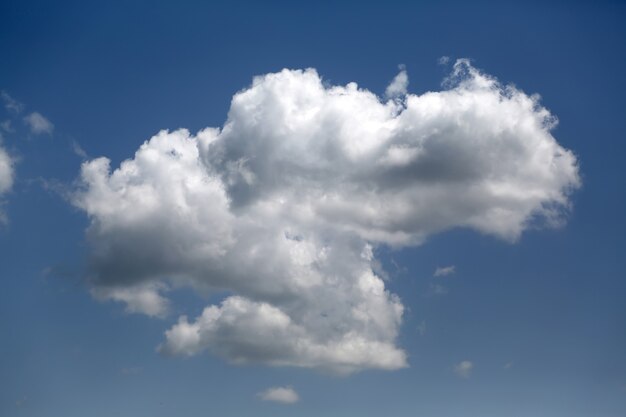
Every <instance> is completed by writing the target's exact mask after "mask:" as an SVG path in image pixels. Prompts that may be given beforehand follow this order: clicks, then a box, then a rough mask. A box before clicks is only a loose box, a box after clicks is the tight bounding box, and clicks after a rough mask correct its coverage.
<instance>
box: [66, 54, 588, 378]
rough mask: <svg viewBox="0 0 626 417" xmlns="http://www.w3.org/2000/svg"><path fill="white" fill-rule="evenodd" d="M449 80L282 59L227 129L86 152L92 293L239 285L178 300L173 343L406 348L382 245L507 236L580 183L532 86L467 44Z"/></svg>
mask: <svg viewBox="0 0 626 417" xmlns="http://www.w3.org/2000/svg"><path fill="white" fill-rule="evenodd" d="M400 81H401V83H400V84H402V85H403V86H406V83H408V79H406V80H404V79H402V80H400ZM394 82H395V81H394ZM448 84H449V85H450V87H449V89H447V90H444V91H440V92H428V93H425V94H422V95H419V96H418V95H412V94H404V93H403V92H402V89H399V90H398V91H399V92H400V93H402V95H401V96H399V97H395V98H393V99H390V100H388V101H383V100H381V99H380V98H379V97H378V96H376V95H375V94H373V93H371V92H369V91H367V90H364V89H359V88H358V87H357V85H356V84H354V83H350V84H348V85H346V86H327V85H326V84H325V83H323V82H322V80H321V78H320V77H319V75H318V74H317V72H316V71H315V70H313V69H308V70H305V71H299V70H297V71H295V70H283V71H281V72H279V73H275V74H267V75H264V76H260V77H256V78H255V79H254V81H253V83H252V85H251V86H250V87H249V88H247V89H245V90H243V91H241V92H239V93H237V94H236V95H235V96H234V97H233V99H232V103H231V108H230V111H229V114H228V119H227V121H226V123H225V124H224V126H223V127H222V128H221V129H213V128H207V129H205V130H202V131H200V132H198V133H197V134H196V135H191V134H190V133H189V132H188V131H186V130H177V131H174V132H168V131H162V132H160V133H159V134H158V135H156V136H154V137H153V138H151V139H150V140H149V141H147V142H145V143H144V144H143V145H141V147H140V148H139V150H138V151H137V152H136V153H135V156H134V158H132V159H129V160H126V161H124V162H123V163H122V164H121V166H120V167H119V168H117V169H115V170H114V171H113V172H111V170H110V167H109V160H108V159H106V158H98V159H94V160H91V161H88V162H85V163H84V164H83V166H82V172H81V182H82V185H81V186H80V188H79V189H77V190H76V193H75V195H74V201H73V202H74V204H75V205H76V206H78V207H79V208H81V209H82V210H84V211H85V212H86V213H87V214H88V216H89V218H90V226H89V228H88V230H87V237H88V240H89V242H90V244H91V248H92V251H91V259H90V283H91V285H92V292H93V294H94V295H95V296H96V297H98V298H100V299H113V300H118V301H121V302H124V303H126V306H127V309H128V310H129V311H132V312H141V313H145V314H148V315H152V316H164V315H166V313H167V311H168V300H167V298H166V294H167V291H169V290H171V289H174V288H179V287H191V288H193V289H195V290H197V291H199V292H202V293H205V292H206V291H212V290H226V291H228V292H229V293H231V294H233V295H231V296H228V297H226V298H225V299H224V300H223V301H222V302H221V303H220V304H217V305H210V306H208V307H207V308H206V309H205V310H204V312H203V313H202V314H201V315H200V316H199V317H197V318H193V319H191V320H190V319H188V318H187V317H185V316H183V317H180V318H179V320H178V322H177V323H176V324H175V325H173V326H172V327H171V328H170V329H169V330H168V331H167V332H166V333H165V340H164V342H163V343H162V344H161V346H160V348H159V349H160V350H161V351H162V352H164V353H168V354H174V355H193V354H196V353H198V352H201V351H209V352H212V353H214V354H217V355H220V356H222V357H225V358H227V359H228V360H230V361H233V362H236V363H248V362H253V363H265V364H270V365H291V366H301V367H310V368H318V369H326V370H331V371H334V372H340V373H350V372H354V371H358V370H362V369H367V368H379V369H398V368H402V367H404V366H406V365H407V358H406V354H405V352H404V351H403V350H402V349H401V348H399V347H398V346H397V345H396V338H397V336H398V331H399V328H400V325H401V322H402V315H403V305H402V302H401V301H400V299H399V297H398V296H396V295H394V294H392V293H390V292H389V291H388V290H386V288H385V283H384V281H383V280H382V279H381V277H380V276H379V274H378V273H377V272H376V271H377V270H378V269H377V265H378V262H377V260H376V259H375V256H374V249H375V248H376V246H378V245H389V246H392V247H403V246H410V245H418V244H420V243H422V242H423V241H424V240H425V239H426V238H427V237H428V236H429V235H432V234H434V233H437V232H441V231H444V230H448V229H451V228H455V227H466V228H471V229H474V230H476V231H478V232H481V233H485V234H490V235H493V236H496V237H499V238H502V239H504V240H507V241H515V240H516V239H518V238H519V236H520V234H521V233H522V232H523V230H524V229H525V228H527V227H528V226H529V225H530V224H536V223H537V222H542V223H543V224H547V225H556V224H560V223H561V222H562V219H563V214H564V213H565V212H566V211H567V208H568V207H569V200H568V196H569V194H570V193H571V191H572V190H573V189H575V188H576V187H578V186H579V184H580V181H579V176H578V168H577V161H576V158H575V156H574V155H573V154H572V152H570V151H568V150H566V149H564V148H563V147H561V146H560V145H559V144H558V143H557V142H556V140H555V139H554V137H553V136H552V135H551V133H550V131H551V129H552V128H553V126H554V125H555V118H554V117H553V116H552V115H551V114H550V113H549V112H548V110H546V109H545V108H543V107H542V106H541V105H540V104H539V102H538V97H537V96H528V95H526V94H524V93H523V92H521V91H519V90H517V89H515V88H513V87H510V86H502V85H500V84H499V83H498V82H497V81H496V80H495V79H493V78H491V77H489V76H487V75H485V74H483V73H481V72H479V71H478V70H476V69H475V68H473V67H472V66H471V65H470V64H469V62H468V61H466V60H459V61H458V62H457V63H456V65H455V66H454V71H453V73H452V74H451V76H450V78H449V80H448ZM403 88H405V87H403ZM394 91H395V90H394ZM394 94H395V93H394Z"/></svg>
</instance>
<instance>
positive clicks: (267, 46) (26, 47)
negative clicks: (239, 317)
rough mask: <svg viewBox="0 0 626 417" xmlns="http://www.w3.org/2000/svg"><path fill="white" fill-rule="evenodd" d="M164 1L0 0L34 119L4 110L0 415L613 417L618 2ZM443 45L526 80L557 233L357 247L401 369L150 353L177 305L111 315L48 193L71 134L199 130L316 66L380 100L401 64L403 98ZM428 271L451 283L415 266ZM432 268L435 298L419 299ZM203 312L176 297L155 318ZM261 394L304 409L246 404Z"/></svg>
mask: <svg viewBox="0 0 626 417" xmlns="http://www.w3.org/2000/svg"><path fill="white" fill-rule="evenodd" d="M127 3H128V4H127ZM179 3H181V2H168V3H166V2H151V1H134V2H79V1H76V2H67V1H66V2H37V1H19V2H18V1H6V0H3V1H1V2H0V52H1V58H0V62H1V64H0V89H2V90H5V91H6V92H8V93H9V94H11V96H13V97H14V98H15V99H17V100H19V101H20V102H22V103H24V104H25V105H26V106H27V109H26V111H34V110H36V111H39V112H41V113H42V114H43V115H45V116H46V117H47V118H49V119H50V120H51V121H52V122H53V123H54V125H55V132H54V134H53V135H52V136H45V135H44V136H33V135H32V134H29V133H28V132H27V130H26V129H25V128H24V127H23V126H20V124H19V119H16V120H17V121H16V122H14V125H15V127H16V132H15V133H14V134H10V135H5V146H6V147H7V148H8V149H9V150H10V151H11V152H12V153H13V154H14V155H17V156H18V157H19V159H20V160H19V163H18V165H17V183H16V185H15V187H14V190H13V192H12V193H11V194H10V195H9V196H8V199H7V205H6V211H7V214H8V218H9V223H8V224H7V225H6V226H3V227H1V228H0V280H1V282H2V289H1V290H0V335H1V339H0V415H2V416H7V417H9V416H16V417H17V416H19V417H27V416H28V417H31V416H32V417H38V416H50V417H57V416H58V417H74V416H77V417H78V416H81V417H82V416H90V417H92V416H93V417H99V416H116V417H118V416H119V417H126V416H128V417H140V416H173V415H179V416H190V417H195V416H246V415H255V416H353V415H354V416H363V417H369V416H372V417H373V416H380V415H386V416H398V417H403V416H407V417H408V416H424V417H621V416H624V415H626V301H625V300H626V259H625V258H626V256H625V252H626V250H625V249H626V226H625V224H626V223H625V220H624V213H626V191H625V190H626V175H625V173H624V167H623V159H624V155H625V154H626V144H625V139H626V137H625V132H626V104H625V101H624V96H625V95H626V78H625V77H624V74H626V47H625V44H626V42H625V41H626V25H625V24H624V22H626V5H625V4H624V3H623V2H595V3H593V4H585V3H569V2H562V3H551V4H548V5H546V4H542V3H540V2H531V3H530V4H527V2H519V3H512V2H499V3H497V4H495V3H487V2H478V3H473V4H468V3H469V2H438V3H435V2H432V3H420V2H385V3H384V4H383V3H382V2H380V3H379V4H374V3H364V2H336V3H330V2H306V3H302V4H298V3H297V2H267V3H265V4H261V2H258V3H253V2H228V3H226V2H224V3H223V4H221V5H213V4H209V3H210V2H182V3H183V4H179ZM444 55H445V56H450V57H451V58H453V59H455V58H460V57H468V58H470V59H472V61H473V62H474V65H476V66H477V67H478V68H481V69H483V70H484V71H486V72H487V73H489V74H492V75H494V76H496V77H498V79H500V80H501V81H502V82H504V83H514V84H515V85H516V86H518V87H519V88H520V89H522V90H524V91H525V92H526V93H539V94H541V96H542V104H543V105H545V106H546V107H547V108H548V109H550V111H551V112H552V113H553V114H554V115H556V116H557V117H558V119H559V121H560V123H559V125H558V127H557V128H556V129H555V131H554V132H553V133H554V136H555V137H556V138H557V140H558V141H559V142H560V143H561V144H562V145H563V146H565V147H566V148H569V149H572V150H573V151H574V152H575V153H576V155H577V156H578V157H579V159H580V167H581V173H582V176H583V187H582V188H581V189H580V190H579V191H578V192H576V193H575V195H574V197H573V211H572V213H571V215H570V216H569V219H568V224H567V225H566V226H565V227H563V228H560V229H556V230H530V231H528V232H526V233H525V234H524V235H523V237H522V239H521V240H520V241H519V242H517V243H515V244H509V243H506V242H502V241H499V240H496V239H494V238H491V237H486V236H481V235H479V234H478V233H475V232H470V231H466V230H453V231H450V232H447V233H445V234H442V235H438V236H435V237H433V238H431V239H430V240H429V241H428V242H426V244H424V245H423V246H421V247H419V248H409V249H404V250H401V251H391V250H389V249H385V248H381V249H380V250H379V256H380V258H381V259H382V260H383V262H384V264H385V265H386V266H387V268H388V270H389V271H391V272H392V273H391V275H392V278H391V281H390V282H389V283H388V286H389V288H390V289H391V290H392V291H394V292H396V293H398V294H399V295H400V296H401V298H402V300H403V302H404V304H405V306H406V307H407V313H406V317H405V321H404V324H403V326H402V331H401V336H400V341H399V344H400V346H401V347H403V348H404V349H406V350H407V352H408V353H409V355H410V359H409V360H410V363H411V367H410V368H408V369H404V370H400V371H395V372H380V371H366V372H362V373H359V374H356V375H352V376H350V377H347V378H338V377H335V376H330V375H324V374H320V373H317V372H312V371H307V370H301V369H290V368H269V367H263V366H246V367H240V366H233V365H229V364H227V363H225V362H224V361H223V360H221V359H219V358H215V357H212V356H208V355H200V356H198V357H194V358H191V359H172V358H164V357H161V356H159V355H158V354H157V353H156V352H155V347H156V346H157V344H158V343H159V342H160V341H161V340H162V338H163V331H164V329H166V328H168V327H169V326H170V325H171V324H172V323H173V322H174V321H175V320H176V317H177V314H174V315H173V316H172V317H169V318H168V319H166V320H165V322H164V321H159V320H153V319H149V318H146V317H142V316H137V315H127V314H126V313H124V312H123V307H122V306H121V305H116V304H113V303H104V304H102V303H99V302H97V301H95V300H94V299H92V298H91V297H90V295H89V294H88V291H87V289H86V287H85V286H84V285H83V284H82V281H81V273H80V271H81V268H82V263H83V262H84V255H85V253H86V250H87V249H86V247H85V242H84V237H83V235H84V229H85V227H86V226H87V224H88V220H87V219H86V218H85V216H84V214H83V213H81V212H79V211H78V210H76V209H74V208H72V207H71V205H70V204H68V203H67V202H66V201H65V200H64V198H63V194H64V192H66V191H67V190H68V189H69V187H70V186H71V183H72V181H73V180H74V179H75V178H76V177H77V175H78V172H79V168H80V163H81V159H80V158H79V157H78V156H77V155H75V154H74V153H73V152H72V150H71V146H72V145H71V144H72V142H73V141H76V142H77V143H79V144H80V145H81V146H82V147H83V148H84V150H85V151H86V152H87V153H88V154H89V156H90V157H97V156H102V155H104V156H108V157H110V158H111V159H112V161H113V164H112V165H113V166H117V164H119V162H120V161H122V160H123V159H126V158H128V157H131V156H132V155H133V153H134V151H135V150H136V149H137V148H138V146H139V145H140V144H141V143H142V142H143V141H144V140H146V139H148V138H149V137H150V136H151V135H153V134H155V133H156V132H157V131H158V130H160V129H166V128H167V129H176V128H178V127H185V128H188V129H190V130H191V131H197V130H198V129H201V128H203V127H207V126H221V125H222V123H223V122H224V120H225V118H226V113H227V111H228V108H229V104H230V99H231V97H232V95H233V94H234V93H235V92H237V91H238V90H240V89H242V88H244V87H246V86H247V85H249V84H250V82H251V79H252V77H253V76H254V75H257V74H263V73H267V72H272V71H277V70H280V69H282V68H284V67H287V68H305V67H315V68H316V69H317V70H318V71H319V73H320V74H321V75H322V76H323V77H324V79H325V80H327V81H328V82H330V83H335V84H345V83H347V82H350V81H356V82H357V83H358V84H359V85H360V86H361V87H363V88H368V89H370V90H372V91H374V92H376V93H378V94H382V93H383V92H384V89H385V86H386V85H387V84H388V83H389V81H390V80H391V79H392V78H393V77H394V75H395V74H396V73H397V65H398V64H405V65H406V67H407V70H408V73H409V77H410V86H409V91H410V92H412V93H423V92H425V91H429V90H430V91H432V90H439V89H441V88H442V87H441V81H442V80H443V78H444V77H445V75H446V74H447V72H448V71H449V66H448V67H446V66H441V65H438V64H437V60H438V58H439V57H441V56H444ZM0 112H4V113H1V114H0V120H4V119H6V118H9V117H10V115H9V114H8V113H7V112H5V111H4V109H2V110H0ZM394 262H395V264H397V265H399V266H400V267H401V268H400V269H396V267H395V266H394ZM445 265H455V266H456V269H457V272H456V274H454V275H452V276H450V277H446V278H443V279H434V278H433V277H432V274H433V271H434V270H435V268H436V267H438V266H445ZM435 283H439V284H442V285H445V287H446V288H447V289H448V293H447V294H445V295H435V294H432V291H431V290H430V287H431V285H432V284H435ZM205 304H206V300H203V299H200V298H199V297H197V296H195V295H193V294H191V293H186V292H181V293H178V294H175V295H174V306H175V309H177V311H176V312H177V313H186V314H188V315H190V316H195V315H196V314H198V313H199V312H200V311H201V309H202V308H203V306H204V305H205ZM421 323H425V324H426V331H425V332H424V334H423V335H420V332H419V327H420V324H421ZM462 360H471V361H472V362H473V363H474V364H475V369H474V371H473V373H472V376H471V377H470V378H469V379H467V380H464V379H459V378H458V377H457V376H456V375H455V373H454V372H453V370H452V367H453V365H454V364H456V363H458V362H460V361H462ZM507 363H511V364H512V365H511V366H510V368H508V369H505V364H507ZM275 385H292V386H293V387H294V388H295V389H296V390H297V391H298V392H299V393H300V395H301V397H302V400H301V401H300V402H299V403H298V404H295V405H293V406H281V405H276V404H271V403H264V402H260V401H259V400H258V398H256V397H255V394H256V393H257V392H259V391H261V390H263V389H265V388H267V387H269V386H275Z"/></svg>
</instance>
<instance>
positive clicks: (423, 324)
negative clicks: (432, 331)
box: [417, 320, 426, 336]
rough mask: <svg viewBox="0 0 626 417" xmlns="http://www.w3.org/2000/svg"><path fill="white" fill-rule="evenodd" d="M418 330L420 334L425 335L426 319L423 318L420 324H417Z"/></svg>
mask: <svg viewBox="0 0 626 417" xmlns="http://www.w3.org/2000/svg"><path fill="white" fill-rule="evenodd" d="M417 331H418V333H419V334H420V336H424V335H425V334H426V320H422V321H421V322H420V324H418V325H417Z"/></svg>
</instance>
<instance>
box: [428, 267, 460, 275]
mask: <svg viewBox="0 0 626 417" xmlns="http://www.w3.org/2000/svg"><path fill="white" fill-rule="evenodd" d="M455 272H456V267H455V266H454V265H450V266H443V267H437V269H435V273H434V274H433V276H434V277H445V276H447V275H452V274H454V273H455Z"/></svg>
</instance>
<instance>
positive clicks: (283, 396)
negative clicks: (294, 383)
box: [257, 387, 300, 404]
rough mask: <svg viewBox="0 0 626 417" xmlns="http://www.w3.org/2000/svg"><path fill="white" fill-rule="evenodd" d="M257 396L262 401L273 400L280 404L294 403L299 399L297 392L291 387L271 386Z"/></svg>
mask: <svg viewBox="0 0 626 417" xmlns="http://www.w3.org/2000/svg"><path fill="white" fill-rule="evenodd" d="M257 396H258V397H259V398H260V399H261V400H263V401H274V402H277V403H282V404H295V403H297V402H298V401H299V400H300V397H299V396H298V393H297V392H296V391H294V389H293V388H291V387H272V388H268V389H266V390H265V391H263V392H259V393H258V394H257Z"/></svg>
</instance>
